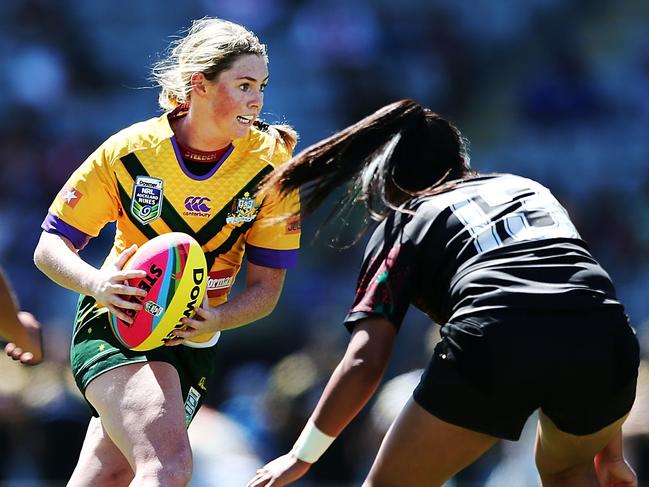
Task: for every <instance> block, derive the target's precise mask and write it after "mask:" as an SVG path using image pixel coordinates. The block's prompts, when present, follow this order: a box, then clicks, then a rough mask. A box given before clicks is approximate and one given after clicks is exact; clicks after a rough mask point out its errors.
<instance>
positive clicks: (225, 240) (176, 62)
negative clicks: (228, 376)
mask: <svg viewBox="0 0 649 487" xmlns="http://www.w3.org/2000/svg"><path fill="white" fill-rule="evenodd" d="M153 76H154V78H155V79H156V80H157V82H158V83H159V85H160V87H161V92H160V97H159V100H160V104H161V106H162V108H163V109H165V110H167V112H166V113H164V114H163V115H162V116H160V117H158V118H154V119H151V120H147V121H145V122H141V123H137V124H135V125H133V126H131V127H128V128H126V129H124V130H122V131H121V132H119V133H117V134H115V135H113V136H112V137H110V138H109V139H108V140H107V141H106V142H105V143H103V144H102V145H101V146H100V147H99V148H98V149H97V150H96V151H95V152H94V153H93V154H91V155H90V156H89V157H88V159H87V160H86V161H85V162H84V163H83V164H82V165H81V166H80V167H79V168H78V169H77V170H76V171H75V172H74V173H73V174H72V176H71V177H70V179H69V180H68V182H67V183H66V184H65V187H64V188H63V189H62V191H61V193H60V194H59V195H58V197H57V198H56V200H55V201H54V202H53V203H52V206H51V207H50V210H49V214H48V215H47V218H46V219H45V221H44V223H43V230H44V231H43V233H42V236H41V239H40V242H39V244H38V247H37V249H36V252H35V262H36V264H37V266H38V267H39V268H40V269H41V270H42V271H43V272H44V273H45V274H47V276H49V277H50V278H51V279H52V280H54V281H55V282H57V283H59V284H60V285H62V286H64V287H66V288H68V289H71V290H73V291H76V292H79V293H80V294H81V296H80V299H79V304H78V310H77V315H76V319H75V324H74V333H73V339H72V341H73V343H72V350H71V361H72V371H73V373H74V378H75V380H76V382H77V384H78V386H79V388H80V389H81V391H82V392H83V394H84V396H85V398H86V399H87V401H88V402H89V404H90V405H91V406H92V408H93V412H94V417H93V418H92V419H91V421H90V424H89V427H88V433H87V436H86V439H85V442H84V445H83V448H82V451H81V454H80V458H79V462H78V464H77V467H76V469H75V471H74V473H73V475H72V478H71V480H70V483H69V485H71V486H80V485H87V486H97V485H102V486H103V485H128V484H129V482H132V484H131V485H165V486H166V485H169V486H171V485H174V486H175V485H186V484H187V482H188V481H189V479H190V476H191V471H192V456H191V451H190V445H189V441H188V437H187V432H186V427H187V426H188V425H189V423H190V422H191V420H192V418H193V417H194V415H195V413H196V411H197V409H198V408H199V407H200V404H201V401H202V400H203V398H204V397H205V394H206V391H207V383H206V380H207V378H208V377H209V376H210V374H211V372H212V368H213V363H214V357H215V346H216V342H217V340H218V338H219V335H220V332H221V331H223V330H227V329H230V328H234V327H237V326H241V325H244V324H246V323H250V322H252V321H255V320H257V319H259V318H261V317H263V316H266V315H268V314H269V313H270V312H271V311H272V310H273V308H274V306H275V304H276V303H277V300H278V298H279V295H280V292H281V290H282V286H283V282H284V276H285V272H286V268H287V267H290V266H291V265H293V263H294V261H295V259H296V252H297V247H298V243H299V234H300V229H299V221H298V220H296V219H295V217H293V216H292V215H293V214H294V213H295V211H296V209H297V208H298V205H299V201H298V198H297V193H295V194H292V195H289V196H288V197H285V198H280V197H279V196H278V195H277V194H271V193H268V194H265V195H263V196H262V195H260V194H259V193H258V192H257V189H258V188H257V186H258V183H259V182H260V181H261V180H262V179H263V178H264V177H265V176H267V175H268V174H269V173H270V172H271V171H273V169H274V168H275V167H277V166H278V165H280V164H282V163H284V162H285V161H286V160H288V159H289V157H290V154H291V151H292V149H293V147H294V145H295V143H296V138H297V134H296V133H295V132H294V131H293V130H292V129H291V128H290V127H288V126H268V125H266V124H263V123H262V122H260V121H259V120H258V116H259V114H260V112H261V109H262V104H263V99H264V90H265V88H266V85H267V83H268V59H267V54H266V47H265V46H264V45H263V44H261V43H260V42H259V40H258V39H257V37H256V36H255V35H254V34H253V33H251V32H249V31H248V30H246V29H245V28H244V27H242V26H240V25H237V24H234V23H231V22H227V21H224V20H220V19H213V18H205V19H202V20H198V21H195V22H194V23H193V25H192V27H191V29H190V30H189V31H188V32H187V34H186V35H185V36H184V37H182V38H181V39H179V40H178V41H177V42H175V43H174V44H173V45H172V48H171V49H170V52H169V56H168V57H167V58H166V59H165V60H163V61H161V62H160V63H159V64H157V65H156V66H155V67H154V70H153ZM110 221H116V222H117V227H116V234H115V241H114V247H113V249H112V251H111V252H110V254H109V256H108V257H107V259H106V261H105V264H104V265H103V267H102V268H101V269H96V268H94V267H93V266H91V265H89V264H88V263H86V262H85V261H84V260H82V259H81V257H80V256H79V252H80V251H81V249H83V247H84V246H85V245H86V243H87V242H88V240H89V239H90V238H92V237H93V236H96V235H97V234H98V233H99V231H100V230H101V228H102V227H103V226H104V225H105V224H106V223H108V222H110ZM171 231H180V232H185V233H187V234H189V235H191V236H193V237H194V238H195V239H196V240H197V241H198V242H199V243H200V244H201V246H202V248H203V250H204V251H205V255H206V258H207V261H208V269H209V280H208V291H207V294H208V300H209V303H207V302H206V303H204V304H203V306H202V307H201V308H199V309H198V310H197V316H196V319H194V320H191V322H188V323H187V326H188V332H187V333H185V334H184V335H183V336H182V337H177V338H175V339H174V340H171V341H170V342H168V345H181V346H166V347H160V348H157V349H155V350H153V351H150V352H145V353H138V352H132V351H129V350H126V349H124V348H123V347H122V346H120V344H119V343H118V341H117V340H116V338H115V337H114V336H113V333H112V331H111V327H110V326H109V313H114V314H116V315H117V316H119V317H120V318H121V319H122V320H125V321H126V322H131V320H130V318H129V317H128V316H127V314H126V313H125V310H128V309H141V306H140V305H139V304H135V303H133V302H131V301H129V300H128V298H129V297H130V296H134V295H142V294H143V291H142V290H141V289H138V288H135V287H131V286H129V285H128V279H132V278H135V277H138V276H140V277H142V276H143V271H135V270H130V271H127V270H123V269H122V268H123V266H124V264H125V262H126V261H127V260H128V258H129V257H130V256H131V255H132V253H133V252H134V251H135V249H136V247H137V246H138V245H142V244H143V243H144V242H146V241H147V240H149V239H151V238H153V237H155V236H157V235H160V234H163V233H166V232H171ZM244 254H245V255H246V256H247V259H248V265H247V269H246V276H245V288H244V289H243V291H242V292H241V293H239V294H238V295H237V296H235V297H234V298H233V299H231V300H229V301H228V300H227V298H228V293H229V292H230V289H231V287H232V284H233V283H234V280H235V278H236V276H237V273H238V271H239V269H240V267H241V263H242V259H243V256H244ZM226 301H227V302H226Z"/></svg>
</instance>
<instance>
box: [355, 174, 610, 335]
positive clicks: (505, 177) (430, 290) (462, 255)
mask: <svg viewBox="0 0 649 487" xmlns="http://www.w3.org/2000/svg"><path fill="white" fill-rule="evenodd" d="M410 303H413V304H414V305H415V306H417V307H418V308H420V309H421V310H422V311H424V312H425V313H427V314H428V315H429V316H430V317H431V318H433V319H434V320H435V321H436V322H437V323H440V324H443V323H445V322H447V321H449V320H450V319H455V318H457V317H459V316H463V315H468V314H474V313H476V312H480V311H483V310H489V309H496V308H519V309H529V310H534V309H547V310H551V309H580V308H581V307H587V308H588V307H592V306H596V305H609V304H610V305H618V306H619V303H618V302H617V301H616V297H615V290H614V288H613V284H612V283H611V279H610V277H609V276H608V274H607V273H606V272H605V271H604V270H603V269H602V267H601V266H600V265H599V264H598V263H597V261H596V260H595V259H594V258H593V257H592V255H591V254H590V252H589V250H588V247H587V245H586V243H585V242H584V241H583V240H582V239H581V238H580V236H579V233H578V232H577V230H576V229H575V227H574V225H573V224H572V222H571V221H570V218H569V216H568V214H567V212H566V210H565V209H564V208H563V207H562V206H561V205H560V204H559V202H558V201H557V200H556V199H555V198H554V196H552V194H551V193H550V191H549V190H548V189H547V188H545V187H544V186H542V185H540V184H539V183H537V182H535V181H532V180H530V179H526V178H523V177H519V176H514V175H510V174H496V175H485V176H480V177H476V178H472V179H470V180H467V181H463V182H459V183H458V184H457V185H456V186H454V188H453V189H452V190H449V191H447V192H444V193H441V194H437V195H434V196H426V197H421V198H417V199H415V200H412V201H410V202H409V203H407V204H406V205H404V206H403V207H402V208H400V209H399V210H398V211H394V212H393V213H392V214H391V215H390V216H388V217H387V218H386V219H385V220H384V221H383V222H382V223H381V224H380V225H379V226H378V227H377V229H376V231H375V232H374V234H373V235H372V237H371V239H370V241H369V243H368V245H367V248H366V251H365V258H364V261H363V265H362V268H361V272H360V277H359V279H358V285H357V291H356V297H355V299H354V303H353V305H352V308H351V310H350V311H349V314H348V315H347V318H346V319H345V322H346V324H347V325H348V327H349V326H350V325H351V323H352V322H354V321H357V320H359V319H361V318H364V317H367V316H370V315H376V314H378V315H382V316H384V317H385V318H387V319H389V320H390V321H391V322H392V323H394V324H395V325H396V326H397V327H399V326H400V325H401V322H402V320H403V317H404V315H405V313H406V310H407V308H408V305H409V304H410Z"/></svg>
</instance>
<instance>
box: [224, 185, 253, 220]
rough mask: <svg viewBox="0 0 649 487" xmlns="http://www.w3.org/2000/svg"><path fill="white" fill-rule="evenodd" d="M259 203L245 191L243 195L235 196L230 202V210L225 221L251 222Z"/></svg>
mask: <svg viewBox="0 0 649 487" xmlns="http://www.w3.org/2000/svg"><path fill="white" fill-rule="evenodd" d="M258 211H259V205H258V204H257V203H256V201H255V199H254V198H251V197H250V193H248V192H247V191H246V192H245V193H243V197H240V198H235V199H234V201H233V202H232V212H230V213H228V216H227V217H226V219H225V221H226V222H228V223H243V222H251V221H253V220H254V219H255V217H256V216H257V212H258Z"/></svg>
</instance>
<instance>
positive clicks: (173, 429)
mask: <svg viewBox="0 0 649 487" xmlns="http://www.w3.org/2000/svg"><path fill="white" fill-rule="evenodd" d="M86 397H87V398H88V401H90V403H91V404H92V405H93V406H94V407H95V409H96V410H97V412H98V413H99V416H100V417H101V422H102V425H103V427H104V429H105V431H106V432H107V433H108V435H109V436H110V438H111V439H112V440H113V442H114V444H115V445H116V446H117V447H118V448H119V450H120V451H121V452H122V454H123V455H124V456H125V457H126V459H127V460H128V462H129V464H131V465H132V466H133V470H134V472H135V477H134V478H133V481H132V483H131V485H133V486H147V487H149V486H151V487H162V486H165V487H167V486H168V487H176V486H185V485H187V483H189V480H190V478H191V474H192V454H191V448H190V445H189V438H188V436H187V429H186V426H185V413H184V406H183V400H182V394H181V388H180V379H179V378H178V373H177V372H176V369H174V368H173V366H171V365H170V364H168V363H164V362H146V363H136V364H129V365H125V366H122V367H118V368H116V369H113V370H110V371H108V372H105V373H104V374H102V375H100V376H99V377H97V378H96V379H94V380H93V381H92V382H91V383H90V384H89V385H88V387H87V388H86Z"/></svg>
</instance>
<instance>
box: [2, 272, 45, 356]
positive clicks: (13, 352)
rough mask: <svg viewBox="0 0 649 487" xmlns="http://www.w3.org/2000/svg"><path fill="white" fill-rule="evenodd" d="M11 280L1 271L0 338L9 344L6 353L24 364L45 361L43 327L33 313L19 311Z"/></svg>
mask: <svg viewBox="0 0 649 487" xmlns="http://www.w3.org/2000/svg"><path fill="white" fill-rule="evenodd" d="M17 308H18V306H17V304H16V300H15V298H14V295H13V292H12V290H11V285H10V284H9V280H8V279H7V277H6V276H5V275H4V273H3V272H2V271H0V336H2V338H4V339H6V340H7V341H8V342H9V343H7V345H6V346H5V353H6V354H7V355H8V356H9V357H11V358H12V359H14V360H20V361H21V362H22V363H24V364H29V365H36V364H38V363H40V362H41V361H42V360H43V346H42V343H41V325H40V323H39V322H38V320H36V318H34V316H33V315H32V314H31V313H28V312H26V311H18V309H17Z"/></svg>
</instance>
